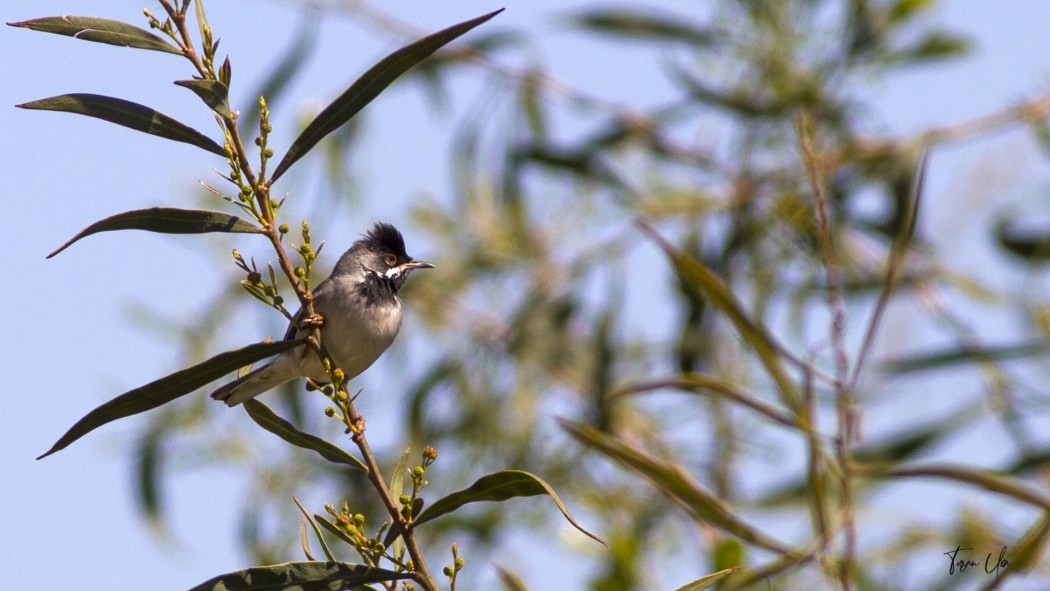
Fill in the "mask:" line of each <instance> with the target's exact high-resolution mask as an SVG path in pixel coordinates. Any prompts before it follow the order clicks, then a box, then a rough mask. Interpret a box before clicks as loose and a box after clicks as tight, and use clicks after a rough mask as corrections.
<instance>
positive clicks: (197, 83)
mask: <svg viewBox="0 0 1050 591" xmlns="http://www.w3.org/2000/svg"><path fill="white" fill-rule="evenodd" d="M175 85H176V86H181V87H183V88H188V89H190V90H192V91H193V93H194V94H196V95H197V96H199V97H200V98H201V100H202V101H204V104H206V105H208V108H210V109H211V110H212V111H215V112H216V113H218V114H219V115H222V116H223V117H233V113H232V112H231V111H230V89H229V88H227V87H226V85H225V84H223V83H222V82H219V81H218V80H176V81H175Z"/></svg>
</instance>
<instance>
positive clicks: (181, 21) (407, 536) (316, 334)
mask: <svg viewBox="0 0 1050 591" xmlns="http://www.w3.org/2000/svg"><path fill="white" fill-rule="evenodd" d="M161 5H162V6H163V7H164V9H165V11H166V12H167V13H168V17H169V18H170V19H171V20H172V22H173V23H174V24H175V27H176V28H177V29H178V31H179V36H180V37H181V38H182V44H183V54H184V55H185V56H186V58H187V59H189V60H190V62H192V63H193V66H194V67H195V68H196V69H197V71H198V72H199V73H200V75H201V76H202V77H204V78H206V79H214V74H213V73H212V72H210V71H208V69H207V68H205V66H204V63H203V62H201V60H200V57H199V56H198V55H197V52H196V51H195V50H194V49H193V41H192V37H191V36H190V32H189V30H188V29H187V28H186V17H185V14H184V13H181V12H178V11H176V10H174V8H173V7H172V6H171V5H170V4H168V3H167V2H165V1H163V0H162V1H161ZM187 6H188V4H187ZM220 117H221V120H222V122H223V125H224V126H225V127H226V132H227V136H228V137H229V138H230V144H231V145H230V147H231V149H232V152H233V156H234V158H236V159H237V164H238V166H239V167H240V169H241V172H242V174H243V175H244V178H245V180H246V181H247V182H248V185H249V186H251V188H252V192H253V193H254V194H255V197H256V200H257V204H258V206H259V209H260V210H261V213H262V218H263V220H264V221H265V222H266V225H265V232H264V233H265V234H266V237H267V238H269V239H270V244H272V245H273V248H274V251H275V252H276V253H277V261H278V264H279V265H280V267H281V271H282V272H283V273H284V275H285V276H286V277H287V278H288V281H289V283H290V284H291V286H292V289H293V290H294V291H295V295H296V297H297V298H298V299H299V303H300V304H301V305H302V308H303V313H304V316H311V315H313V314H314V308H313V296H312V294H311V293H310V290H309V289H308V288H307V287H306V285H305V284H304V283H303V282H302V281H300V279H299V278H298V277H297V276H296V274H295V265H294V263H292V260H291V258H290V257H289V256H288V253H287V251H285V249H284V244H282V243H281V239H280V234H279V232H278V231H277V226H276V224H275V223H274V215H273V209H272V208H271V207H270V187H269V184H268V183H266V181H265V180H264V179H262V178H259V177H256V176H255V173H254V172H253V171H252V167H251V163H250V162H248V158H247V154H246V152H245V150H244V143H243V142H242V141H241V136H240V133H238V131H237V120H236V115H234V116H232V117H230V116H221V115H220ZM293 321H294V320H293ZM311 336H312V337H313V338H312V339H309V340H307V343H308V346H310V347H311V348H312V349H313V350H314V352H315V353H316V354H317V356H318V358H319V359H320V360H321V362H322V364H324V362H325V361H327V362H328V363H327V364H326V365H327V366H328V367H331V368H332V371H333V372H334V371H335V370H336V369H338V368H337V366H336V364H335V360H333V359H332V358H331V357H330V356H329V355H328V353H327V352H326V351H325V350H324V349H323V347H322V346H321V331H320V329H319V328H318V327H316V326H315V327H313V328H312V330H311ZM343 389H344V391H345V385H344V386H343ZM345 409H346V415H347V416H345V417H344V418H345V420H346V421H347V425H348V426H356V425H361V424H363V421H362V419H361V415H360V414H358V412H357V409H355V408H354V404H353V402H352V401H351V400H350V399H348V400H347V402H346V404H345ZM353 441H354V443H355V444H357V447H358V449H359V450H360V451H361V456H362V457H363V459H364V462H365V466H367V468H368V480H369V481H370V482H371V483H372V486H373V487H374V488H375V489H376V492H378V493H379V498H380V500H381V501H382V502H383V505H384V506H385V507H386V510H387V512H388V513H389V514H390V517H391V518H392V519H393V520H394V522H395V523H397V524H398V527H399V528H400V530H401V537H402V538H403V539H404V541H405V547H406V548H407V550H408V553H409V556H411V557H412V564H413V573H412V575H413V579H414V580H415V581H416V582H417V583H419V584H420V585H421V586H422V587H423V588H424V589H425V590H426V591H439V589H438V586H437V583H436V582H435V581H434V579H433V577H432V576H431V575H430V571H429V570H428V569H427V565H426V561H425V559H424V558H423V553H422V551H420V549H419V545H418V544H417V543H416V539H415V534H414V533H413V532H412V530H411V529H410V528H409V527H408V522H407V520H406V519H405V518H404V517H402V515H401V512H400V510H399V509H398V506H397V501H396V500H395V499H394V498H393V496H392V495H391V494H390V489H389V488H387V485H386V482H385V481H384V480H383V473H382V471H381V470H380V469H379V463H378V461H376V458H375V454H373V453H372V448H371V446H369V444H368V439H367V438H366V437H365V434H364V431H363V429H358V430H357V432H356V433H355V434H354V437H353Z"/></svg>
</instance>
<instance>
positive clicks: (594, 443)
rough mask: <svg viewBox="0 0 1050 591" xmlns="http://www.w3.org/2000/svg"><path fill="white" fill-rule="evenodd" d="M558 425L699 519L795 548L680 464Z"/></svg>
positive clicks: (786, 550)
mask: <svg viewBox="0 0 1050 591" xmlns="http://www.w3.org/2000/svg"><path fill="white" fill-rule="evenodd" d="M559 423H561V426H562V428H563V429H565V430H566V431H567V432H568V433H569V435H571V436H572V437H573V438H574V439H576V440H577V441H579V442H580V443H582V444H584V445H586V446H588V447H591V448H593V449H595V450H597V451H599V452H601V453H602V454H604V455H606V456H608V457H609V458H611V459H613V460H615V461H616V462H617V463H619V464H622V465H623V466H626V467H627V468H630V469H631V470H634V471H635V472H637V473H638V474H641V475H642V476H644V477H645V478H646V479H647V480H649V481H650V482H652V483H653V485H654V486H655V487H656V488H657V490H659V491H660V492H662V493H663V494H664V495H666V496H667V497H668V498H670V499H671V500H673V501H675V502H676V503H678V505H680V506H681V507H682V508H683V509H685V511H686V512H687V513H689V515H690V516H692V518H693V519H695V520H696V521H698V522H704V523H710V524H711V525H713V526H715V527H718V528H720V529H722V530H724V531H726V532H728V533H730V534H733V535H734V536H736V537H738V538H740V539H741V540H744V541H745V542H750V543H751V544H754V545H756V546H760V547H762V548H765V549H767V550H772V551H773V552H777V553H779V554H784V555H787V554H791V553H793V552H795V550H794V549H792V548H791V547H789V546H787V545H786V544H783V543H781V542H779V541H777V540H774V539H773V538H770V537H769V536H767V535H765V534H763V533H762V532H761V531H759V530H757V529H755V528H753V527H751V526H750V525H747V524H746V523H744V521H743V520H742V519H740V518H739V517H738V516H736V515H735V514H734V513H733V512H732V511H731V510H730V509H729V507H727V506H726V505H725V503H723V502H722V500H721V499H719V498H718V497H717V496H715V495H714V494H713V493H711V492H709V491H707V490H704V489H703V488H702V487H701V486H700V484H699V483H697V482H695V481H693V479H692V478H690V477H689V476H688V475H686V474H685V473H684V472H682V470H681V468H679V467H678V466H676V465H674V464H672V463H671V462H668V461H666V460H662V459H659V458H656V457H653V456H651V455H649V454H648V453H646V452H644V451H642V450H640V449H637V448H635V447H632V446H630V445H628V444H626V443H624V442H623V441H622V440H620V439H618V438H616V437H614V436H612V435H609V434H607V433H603V432H601V431H599V430H597V429H595V428H593V427H590V426H588V425H583V424H580V423H574V422H571V421H566V420H560V421H559Z"/></svg>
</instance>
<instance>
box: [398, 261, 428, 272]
mask: <svg viewBox="0 0 1050 591" xmlns="http://www.w3.org/2000/svg"><path fill="white" fill-rule="evenodd" d="M400 268H401V270H402V271H411V270H412V269H434V268H435V267H434V265H431V264H430V263H428V262H426V261H409V262H407V263H405V264H403V265H401V266H400Z"/></svg>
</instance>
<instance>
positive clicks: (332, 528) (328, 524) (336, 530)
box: [314, 513, 354, 546]
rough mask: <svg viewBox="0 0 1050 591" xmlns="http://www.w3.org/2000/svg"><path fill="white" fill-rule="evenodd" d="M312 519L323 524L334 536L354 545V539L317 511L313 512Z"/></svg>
mask: <svg viewBox="0 0 1050 591" xmlns="http://www.w3.org/2000/svg"><path fill="white" fill-rule="evenodd" d="M314 521H316V522H317V523H320V524H321V525H323V526H324V528H325V529H327V530H328V531H330V532H332V533H333V534H335V536H336V537H337V538H339V539H340V540H342V541H344V542H346V543H347V544H350V545H351V546H353V545H354V539H353V538H351V537H350V536H349V535H348V534H347V533H346V532H345V531H343V530H342V529H341V528H340V527H339V526H338V525H336V524H335V523H333V522H332V521H330V520H329V519H328V518H327V517H325V516H324V515H321V514H319V513H314Z"/></svg>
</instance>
